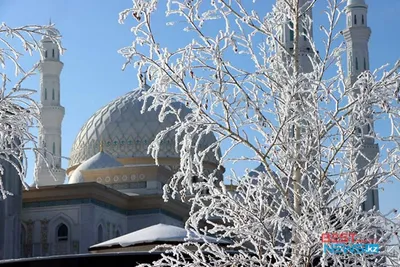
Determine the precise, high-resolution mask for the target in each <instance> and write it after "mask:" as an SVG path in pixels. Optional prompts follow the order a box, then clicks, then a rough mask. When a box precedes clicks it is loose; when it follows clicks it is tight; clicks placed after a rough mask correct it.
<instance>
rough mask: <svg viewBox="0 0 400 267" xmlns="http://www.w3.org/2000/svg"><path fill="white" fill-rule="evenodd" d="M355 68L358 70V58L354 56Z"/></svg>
mask: <svg viewBox="0 0 400 267" xmlns="http://www.w3.org/2000/svg"><path fill="white" fill-rule="evenodd" d="M356 70H358V58H356Z"/></svg>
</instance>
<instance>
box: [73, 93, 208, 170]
mask: <svg viewBox="0 0 400 267" xmlns="http://www.w3.org/2000/svg"><path fill="white" fill-rule="evenodd" d="M141 93H142V90H135V91H131V92H129V93H127V94H125V95H124V96H122V97H119V98H117V99H116V100H114V101H112V102H111V103H109V104H107V105H106V106H104V107H103V108H101V109H100V110H98V111H97V112H96V113H95V114H94V115H93V116H92V117H91V118H90V119H89V120H88V121H87V122H86V123H85V124H84V126H83V127H82V129H81V130H80V132H79V133H78V135H77V137H76V138H75V141H74V143H73V145H72V150H71V155H70V161H69V167H72V166H75V165H76V164H79V163H81V162H83V161H85V160H87V159H88V158H90V157H92V156H93V155H95V154H96V153H98V152H99V150H100V145H101V143H103V149H104V152H107V153H108V154H110V155H112V156H113V157H115V158H130V157H150V155H149V154H147V148H148V145H149V144H150V143H151V142H152V141H153V140H154V138H155V136H156V135H157V133H159V132H160V131H162V130H164V129H166V128H167V127H168V126H171V125H173V124H174V123H175V119H174V118H173V116H167V117H166V118H165V120H164V122H163V123H160V122H159V121H158V114H159V113H158V112H157V111H154V110H152V111H146V112H145V113H143V114H141V112H140V111H141V109H142V106H143V101H139V99H138V98H139V97H140V95H141ZM176 105H180V106H181V110H182V116H185V115H186V114H188V113H189V112H190V111H189V109H188V108H186V107H185V106H184V105H182V104H181V103H176ZM214 141H215V137H214V135H212V134H210V135H208V136H207V137H206V138H203V142H202V144H201V147H203V148H205V147H207V146H208V145H209V144H211V143H213V142H214ZM159 157H179V153H176V152H175V135H174V132H169V133H168V134H167V135H166V137H165V139H164V140H163V142H162V143H161V145H160V152H159ZM207 160H209V161H215V160H213V159H212V156H211V155H210V157H209V158H208V159H207Z"/></svg>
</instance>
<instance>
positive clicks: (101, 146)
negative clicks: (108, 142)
mask: <svg viewBox="0 0 400 267" xmlns="http://www.w3.org/2000/svg"><path fill="white" fill-rule="evenodd" d="M100 152H103V139H101V140H100Z"/></svg>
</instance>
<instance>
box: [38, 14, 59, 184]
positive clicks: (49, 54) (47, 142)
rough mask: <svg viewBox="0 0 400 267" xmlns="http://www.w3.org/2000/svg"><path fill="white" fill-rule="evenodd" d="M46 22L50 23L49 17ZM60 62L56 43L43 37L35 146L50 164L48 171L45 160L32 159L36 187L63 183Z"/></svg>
mask: <svg viewBox="0 0 400 267" xmlns="http://www.w3.org/2000/svg"><path fill="white" fill-rule="evenodd" d="M49 23H50V24H51V20H50V21H49ZM63 65H64V64H63V63H62V62H61V61H60V50H59V47H58V45H57V44H55V43H54V42H53V41H52V40H51V39H50V38H48V37H47V36H44V37H43V38H42V40H41V60H40V62H39V72H40V92H41V101H40V115H41V129H40V132H39V140H40V142H39V146H40V148H41V149H43V150H45V151H44V153H43V154H44V156H45V157H46V159H47V161H48V164H49V165H50V167H51V173H50V171H49V169H48V167H47V166H46V163H45V161H44V160H43V159H41V158H39V159H38V160H37V161H36V167H37V173H36V175H37V176H38V177H36V178H37V180H36V181H37V182H38V185H39V186H45V185H54V184H63V183H64V180H65V170H64V169H62V168H61V155H62V151H61V124H62V120H63V118H64V113H65V110H64V107H63V106H61V104H60V98H61V97H60V96H61V95H60V92H61V91H60V74H61V71H62V68H63ZM53 176H54V177H53ZM54 178H55V179H54Z"/></svg>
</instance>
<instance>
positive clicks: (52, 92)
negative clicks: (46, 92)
mask: <svg viewBox="0 0 400 267" xmlns="http://www.w3.org/2000/svg"><path fill="white" fill-rule="evenodd" d="M54 98H55V95H54V88H53V90H52V91H51V99H52V100H54Z"/></svg>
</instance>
